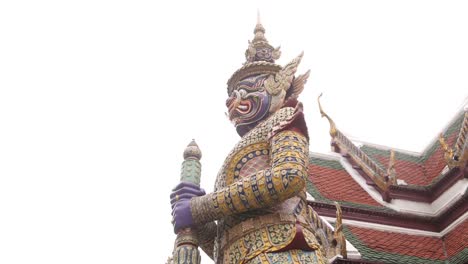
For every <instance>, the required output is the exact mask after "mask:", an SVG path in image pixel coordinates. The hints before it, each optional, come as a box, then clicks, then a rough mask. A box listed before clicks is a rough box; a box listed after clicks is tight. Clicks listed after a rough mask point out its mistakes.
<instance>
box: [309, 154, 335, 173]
mask: <svg viewBox="0 0 468 264" xmlns="http://www.w3.org/2000/svg"><path fill="white" fill-rule="evenodd" d="M309 163H310V165H316V166H320V167H326V168H330V169H334V170H344V168H343V166H342V165H341V163H340V162H339V161H338V160H327V159H321V158H316V157H310V155H309Z"/></svg>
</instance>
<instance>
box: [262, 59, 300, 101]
mask: <svg viewBox="0 0 468 264" xmlns="http://www.w3.org/2000/svg"><path fill="white" fill-rule="evenodd" d="M303 56H304V52H301V54H299V56H297V57H296V58H294V59H293V60H292V61H291V62H289V63H288V64H286V65H285V66H284V67H283V68H282V69H281V70H280V71H279V72H278V73H276V74H274V75H270V76H269V77H268V78H267V79H266V80H265V88H266V90H267V91H268V93H269V94H271V95H277V94H279V93H280V92H281V91H282V90H283V91H288V90H289V88H290V87H292V86H291V84H292V82H293V79H294V74H295V73H296V71H297V68H298V67H299V64H300V63H301V60H302V57H303ZM305 79H307V77H306V78H305ZM303 88H304V87H302V89H303Z"/></svg>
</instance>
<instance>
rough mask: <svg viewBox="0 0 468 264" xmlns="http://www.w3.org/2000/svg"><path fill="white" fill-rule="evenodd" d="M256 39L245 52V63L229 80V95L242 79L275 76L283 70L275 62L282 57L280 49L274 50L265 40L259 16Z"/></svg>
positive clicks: (255, 31) (258, 16)
mask: <svg viewBox="0 0 468 264" xmlns="http://www.w3.org/2000/svg"><path fill="white" fill-rule="evenodd" d="M254 34H255V35H254V38H253V40H252V41H249V46H248V48H247V50H246V51H245V59H246V61H245V63H244V65H243V66H242V67H241V68H240V69H238V70H237V71H236V72H234V74H233V75H232V76H231V78H229V80H228V83H227V84H228V94H231V92H232V91H233V90H234V88H235V85H236V84H237V83H238V82H239V81H240V80H242V79H244V78H246V77H248V76H252V75H256V74H275V73H277V72H278V71H280V70H281V66H280V65H277V64H275V60H277V59H279V57H280V56H281V51H280V47H277V48H274V47H273V46H271V45H270V43H268V40H267V39H266V38H265V28H264V27H263V25H262V23H261V22H260V15H259V14H258V15H257V25H256V26H255V29H254Z"/></svg>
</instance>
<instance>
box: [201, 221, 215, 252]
mask: <svg viewBox="0 0 468 264" xmlns="http://www.w3.org/2000/svg"><path fill="white" fill-rule="evenodd" d="M216 230H217V227H216V223H215V222H209V223H206V224H203V225H201V226H198V227H197V238H198V243H199V246H200V248H201V249H202V250H203V251H204V252H205V254H206V255H208V257H210V258H211V259H214V258H213V250H214V240H215V238H216V232H217V231H216Z"/></svg>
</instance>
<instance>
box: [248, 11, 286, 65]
mask: <svg viewBox="0 0 468 264" xmlns="http://www.w3.org/2000/svg"><path fill="white" fill-rule="evenodd" d="M279 49H280V47H277V48H273V46H271V45H270V44H269V43H268V40H267V39H266V38H265V28H264V27H263V25H262V23H261V20H260V11H259V10H258V9H257V24H256V25H255V29H254V38H253V40H252V41H249V47H248V48H247V50H246V51H245V59H246V62H245V64H247V63H250V62H255V61H266V62H271V63H274V62H275V60H277V59H279V57H280V55H281V51H280V50H279Z"/></svg>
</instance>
